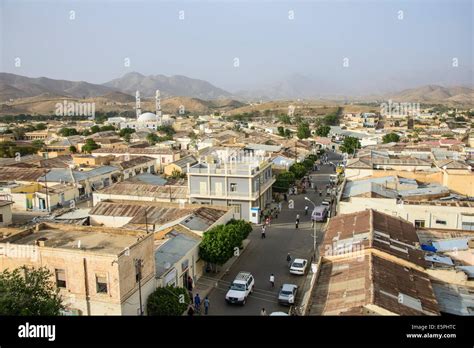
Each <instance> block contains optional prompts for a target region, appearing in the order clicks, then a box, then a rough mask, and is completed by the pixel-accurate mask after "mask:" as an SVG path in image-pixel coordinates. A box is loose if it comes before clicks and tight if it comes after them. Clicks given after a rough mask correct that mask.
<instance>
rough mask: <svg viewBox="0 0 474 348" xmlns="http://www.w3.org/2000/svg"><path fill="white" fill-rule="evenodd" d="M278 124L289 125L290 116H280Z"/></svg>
mask: <svg viewBox="0 0 474 348" xmlns="http://www.w3.org/2000/svg"><path fill="white" fill-rule="evenodd" d="M279 119H280V122H281V123H284V124H291V118H290V116H288V115H286V114H281V115H280V117H279Z"/></svg>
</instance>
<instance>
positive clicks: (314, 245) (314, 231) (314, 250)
mask: <svg viewBox="0 0 474 348" xmlns="http://www.w3.org/2000/svg"><path fill="white" fill-rule="evenodd" d="M304 199H305V200H306V201H308V202H310V203H312V204H313V206H314V209H316V204H315V203H314V202H313V201H312V200H310V199H309V198H308V197H305V198H304ZM312 219H313V217H312V216H311V220H312ZM316 224H317V222H316V221H313V228H314V230H313V261H314V262H316V243H317V234H316Z"/></svg>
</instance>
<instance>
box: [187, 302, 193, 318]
mask: <svg viewBox="0 0 474 348" xmlns="http://www.w3.org/2000/svg"><path fill="white" fill-rule="evenodd" d="M188 315H189V316H190V317H192V316H193V315H194V308H193V303H192V302H191V303H190V304H189V306H188Z"/></svg>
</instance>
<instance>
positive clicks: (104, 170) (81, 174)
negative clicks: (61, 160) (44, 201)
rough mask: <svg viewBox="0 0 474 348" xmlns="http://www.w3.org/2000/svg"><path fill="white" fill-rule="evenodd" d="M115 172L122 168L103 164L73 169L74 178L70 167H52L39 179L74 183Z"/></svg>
mask: <svg viewBox="0 0 474 348" xmlns="http://www.w3.org/2000/svg"><path fill="white" fill-rule="evenodd" d="M113 172H120V170H119V169H118V168H117V167H113V166H102V167H97V168H94V169H91V170H87V171H77V170H73V171H72V173H73V174H72V175H73V176H74V179H73V176H72V175H71V170H70V169H68V168H67V169H66V168H64V169H63V168H52V169H50V171H49V172H48V174H46V178H45V177H44V176H43V177H41V178H40V179H39V181H41V182H44V181H48V182H60V181H62V182H68V183H72V182H77V181H84V180H88V179H92V178H94V177H97V176H101V175H104V174H108V173H113Z"/></svg>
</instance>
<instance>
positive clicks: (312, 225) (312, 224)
mask: <svg viewBox="0 0 474 348" xmlns="http://www.w3.org/2000/svg"><path fill="white" fill-rule="evenodd" d="M311 228H314V218H313V217H311Z"/></svg>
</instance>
